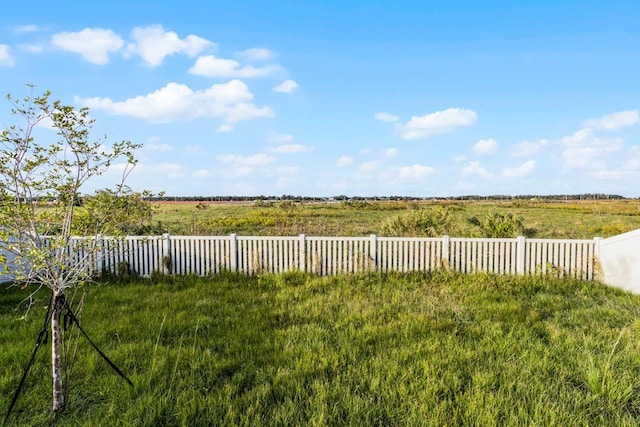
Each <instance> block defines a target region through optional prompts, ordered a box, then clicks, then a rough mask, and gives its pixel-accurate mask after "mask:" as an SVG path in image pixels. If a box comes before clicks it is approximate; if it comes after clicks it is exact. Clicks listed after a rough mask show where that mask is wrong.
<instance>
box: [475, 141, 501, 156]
mask: <svg viewBox="0 0 640 427" xmlns="http://www.w3.org/2000/svg"><path fill="white" fill-rule="evenodd" d="M471 149H472V150H473V152H474V153H476V154H491V153H495V152H496V150H497V149H498V143H497V142H496V140H495V139H493V138H489V139H481V140H480V141H478V142H476V143H475V144H474V145H473V147H472V148H471Z"/></svg>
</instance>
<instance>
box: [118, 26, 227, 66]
mask: <svg viewBox="0 0 640 427" xmlns="http://www.w3.org/2000/svg"><path fill="white" fill-rule="evenodd" d="M131 38H132V39H133V43H129V44H128V45H127V53H129V54H131V53H133V54H136V55H139V56H140V57H141V58H142V59H143V61H144V62H146V63H147V64H148V65H150V66H152V67H157V66H159V65H160V64H162V61H163V60H164V58H166V57H167V56H169V55H173V54H176V53H184V54H185V55H187V56H188V57H190V58H191V57H194V56H196V55H197V54H199V53H200V52H202V51H203V50H205V49H206V48H208V47H215V44H214V43H213V42H211V41H209V40H207V39H203V38H202V37H198V36H195V35H193V34H189V35H188V36H187V37H186V38H184V39H181V38H180V37H178V35H177V34H176V33H175V32H173V31H166V30H165V29H164V28H163V27H162V25H150V26H148V27H136V28H134V29H133V30H132V31H131Z"/></svg>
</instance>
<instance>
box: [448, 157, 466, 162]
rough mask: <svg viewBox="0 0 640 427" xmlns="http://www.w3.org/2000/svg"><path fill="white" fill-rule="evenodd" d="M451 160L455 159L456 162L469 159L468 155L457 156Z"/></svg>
mask: <svg viewBox="0 0 640 427" xmlns="http://www.w3.org/2000/svg"><path fill="white" fill-rule="evenodd" d="M451 160H453V162H454V163H462V162H464V161H466V160H467V156H456V157H454V158H453V159H451Z"/></svg>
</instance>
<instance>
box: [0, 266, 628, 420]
mask: <svg viewBox="0 0 640 427" xmlns="http://www.w3.org/2000/svg"><path fill="white" fill-rule="evenodd" d="M27 292H28V291H27V290H22V291H21V290H19V289H18V288H15V287H13V288H6V287H4V288H2V289H0V343H2V351H1V352H0V411H2V412H3V413H4V412H5V411H6V409H7V407H8V404H9V401H10V398H11V395H12V393H13V391H14V389H15V387H16V385H17V383H18V381H19V378H20V375H21V373H22V369H23V368H24V366H25V364H26V362H27V360H28V358H29V355H30V352H31V349H32V347H33V344H34V342H35V338H36V336H37V333H38V330H39V328H40V326H41V322H42V319H41V317H42V316H44V313H45V306H46V304H47V302H48V297H47V295H46V294H40V295H38V300H37V302H36V303H35V304H34V305H33V307H32V308H31V311H30V312H29V314H28V316H27V317H26V319H23V318H22V317H23V315H24V313H25V308H24V306H21V305H20V304H19V303H20V301H21V300H22V299H23V298H24V297H25V296H26V295H27ZM75 301H76V302H77V301H79V295H76V297H75ZM639 314H640V297H637V296H631V295H629V294H626V293H624V292H622V291H619V290H615V289H611V288H607V287H604V286H602V285H599V284H597V283H592V282H579V281H574V280H558V279H552V278H547V277H507V276H503V277H498V276H489V275H484V274H475V275H468V276H463V275H458V274H453V273H449V272H446V271H440V272H436V273H433V274H404V275H402V274H362V275H355V276H340V277H332V278H322V277H316V276H311V275H304V274H301V273H296V272H292V273H287V274H283V275H280V276H274V275H264V276H259V277H244V276H238V275H233V274H222V275H218V276H212V277H205V278H194V277H164V276H156V277H154V278H152V279H149V280H136V281H134V282H132V283H118V282H117V281H116V282H110V283H103V284H102V285H96V286H91V287H88V288H87V293H86V298H85V303H84V308H83V311H82V317H81V320H82V323H83V326H84V328H85V329H86V330H87V331H88V332H89V333H90V335H91V336H92V337H93V338H94V340H95V341H96V342H97V343H98V345H99V346H100V347H101V348H102V349H103V350H104V351H105V352H106V353H107V354H108V355H109V356H110V357H111V358H112V359H113V360H114V362H115V363H116V364H118V365H119V366H120V367H121V368H122V369H123V370H124V371H125V372H126V373H127V374H128V375H129V376H130V377H131V379H132V380H133V382H134V384H135V386H134V387H129V386H128V385H127V384H126V383H125V382H124V381H123V380H122V379H121V378H119V377H118V376H117V375H116V374H115V373H114V372H113V371H112V370H111V369H110V368H109V367H108V366H107V364H106V363H104V361H103V360H102V359H101V358H100V356H99V355H98V354H97V353H96V352H95V351H94V350H93V349H91V348H90V347H89V346H88V344H87V343H86V341H85V340H84V339H82V338H80V339H78V338H77V336H76V332H74V330H72V331H68V332H67V338H68V342H69V343H70V345H71V347H70V348H71V350H73V349H75V348H76V347H75V346H76V344H77V345H78V346H77V352H75V356H74V357H73V358H72V359H70V360H72V361H73V365H72V368H71V369H70V371H69V372H68V376H67V380H68V383H69V387H70V395H69V402H68V406H67V408H66V411H65V412H64V413H62V414H61V415H60V416H59V417H58V418H57V420H54V418H53V415H52V414H51V410H50V400H51V397H50V396H51V380H50V368H49V361H48V359H49V357H50V355H49V353H48V349H46V348H44V349H42V350H41V352H40V354H39V356H38V358H37V360H36V364H35V366H34V368H33V370H32V372H31V374H30V376H29V378H28V380H27V384H26V387H25V389H24V394H23V395H22V397H21V399H20V400H19V402H18V405H17V407H16V410H15V412H14V414H13V416H12V420H11V422H10V423H9V424H10V425H25V426H26V425H29V426H32V425H50V424H52V423H53V422H54V421H56V422H57V424H56V425H59V426H79V425H82V426H104V425H109V426H119V425H122V426H125V425H126V426H134V425H135V426H161V425H171V426H173V425H185V426H187V425H188V426H191V425H194V426H195V425H245V426H255V425H317V426H321V425H331V426H333V425H420V426H422V425H438V426H440V425H473V426H498V425H500V426H502V425H514V426H516V425H517V426H520V425H540V426H568V425H594V426H603V425H608V426H623V425H628V426H631V425H638V423H639V422H640V380H638V378H640V350H639V344H638V343H639V342H640V320H638V318H639ZM71 353H73V351H71Z"/></svg>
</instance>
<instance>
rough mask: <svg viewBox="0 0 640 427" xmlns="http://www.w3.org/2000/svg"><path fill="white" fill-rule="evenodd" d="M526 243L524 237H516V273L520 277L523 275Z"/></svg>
mask: <svg viewBox="0 0 640 427" xmlns="http://www.w3.org/2000/svg"><path fill="white" fill-rule="evenodd" d="M526 243H527V238H526V237H524V236H518V241H517V244H516V273H517V274H520V275H523V274H524V266H525V252H526V250H525V249H526V246H525V245H526Z"/></svg>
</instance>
